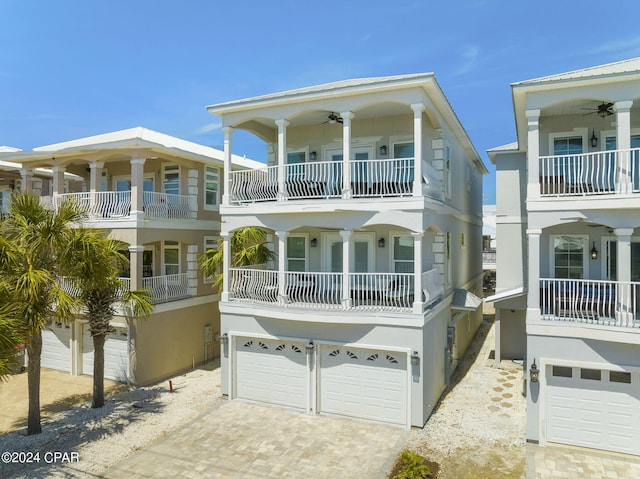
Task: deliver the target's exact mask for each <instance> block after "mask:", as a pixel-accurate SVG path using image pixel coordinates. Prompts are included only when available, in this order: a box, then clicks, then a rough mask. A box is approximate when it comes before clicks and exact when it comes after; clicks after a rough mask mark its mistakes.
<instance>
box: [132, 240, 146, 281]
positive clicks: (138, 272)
mask: <svg viewBox="0 0 640 479" xmlns="http://www.w3.org/2000/svg"><path fill="white" fill-rule="evenodd" d="M143 252H144V246H129V280H130V281H131V291H135V290H137V289H141V288H142V287H143V281H142V263H143V261H142V253H143Z"/></svg>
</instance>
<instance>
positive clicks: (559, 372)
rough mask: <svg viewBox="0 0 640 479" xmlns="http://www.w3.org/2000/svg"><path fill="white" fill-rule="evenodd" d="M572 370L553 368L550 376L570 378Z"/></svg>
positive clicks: (562, 367)
mask: <svg viewBox="0 0 640 479" xmlns="http://www.w3.org/2000/svg"><path fill="white" fill-rule="evenodd" d="M572 373H573V370H572V369H571V368H568V367H566V366H553V368H552V372H551V374H552V375H553V376H555V377H557V378H570V377H571V376H572V375H573V374H572Z"/></svg>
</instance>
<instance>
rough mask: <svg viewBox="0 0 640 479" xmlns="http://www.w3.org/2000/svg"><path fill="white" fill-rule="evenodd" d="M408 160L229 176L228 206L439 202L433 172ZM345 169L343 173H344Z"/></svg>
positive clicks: (438, 182)
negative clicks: (398, 200) (343, 201)
mask: <svg viewBox="0 0 640 479" xmlns="http://www.w3.org/2000/svg"><path fill="white" fill-rule="evenodd" d="M414 161H415V159H414V158H389V159H371V160H369V159H367V160H351V161H350V162H349V163H348V164H347V165H345V164H344V162H343V161H342V160H340V161H317V162H308V163H296V164H287V165H284V166H282V167H280V166H270V167H266V168H263V169H258V170H250V171H234V172H231V173H230V183H231V186H230V195H229V201H230V204H231V205H241V204H247V203H257V202H274V201H286V200H297V199H301V200H302V199H311V200H313V199H350V198H384V197H407V196H425V197H429V198H433V199H437V200H442V196H443V189H442V180H441V179H440V177H439V172H438V171H436V169H435V168H434V167H433V166H431V165H430V164H427V163H425V164H423V165H422V176H421V177H419V178H416V177H415V168H414ZM345 168H347V170H348V173H347V174H345V171H344V170H345Z"/></svg>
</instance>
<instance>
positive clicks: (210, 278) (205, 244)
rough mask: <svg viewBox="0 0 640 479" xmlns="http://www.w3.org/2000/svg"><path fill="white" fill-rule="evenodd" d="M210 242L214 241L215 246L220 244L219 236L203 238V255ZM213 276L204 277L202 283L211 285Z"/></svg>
mask: <svg viewBox="0 0 640 479" xmlns="http://www.w3.org/2000/svg"><path fill="white" fill-rule="evenodd" d="M210 241H214V242H215V243H216V244H217V245H219V244H220V236H205V237H204V238H203V239H202V247H203V248H202V250H203V252H204V253H206V252H207V243H208V242H210ZM213 279H214V278H213V276H204V278H203V279H202V282H203V283H204V284H211V283H213Z"/></svg>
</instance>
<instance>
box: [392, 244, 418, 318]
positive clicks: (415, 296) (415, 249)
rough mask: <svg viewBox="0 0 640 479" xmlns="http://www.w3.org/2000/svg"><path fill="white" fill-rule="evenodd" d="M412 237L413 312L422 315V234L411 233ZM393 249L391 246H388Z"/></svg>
mask: <svg viewBox="0 0 640 479" xmlns="http://www.w3.org/2000/svg"><path fill="white" fill-rule="evenodd" d="M411 236H413V282H414V283H413V312H414V313H422V308H423V306H424V303H423V302H422V238H423V236H424V233H423V232H419V233H411ZM389 247H390V248H393V244H391V245H389Z"/></svg>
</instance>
